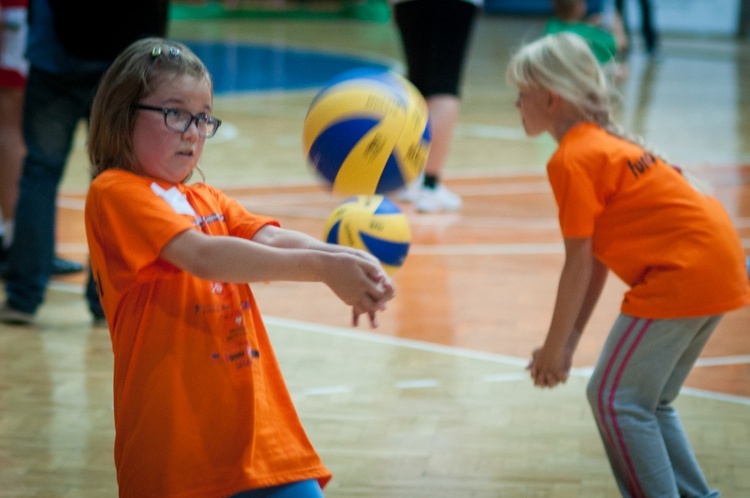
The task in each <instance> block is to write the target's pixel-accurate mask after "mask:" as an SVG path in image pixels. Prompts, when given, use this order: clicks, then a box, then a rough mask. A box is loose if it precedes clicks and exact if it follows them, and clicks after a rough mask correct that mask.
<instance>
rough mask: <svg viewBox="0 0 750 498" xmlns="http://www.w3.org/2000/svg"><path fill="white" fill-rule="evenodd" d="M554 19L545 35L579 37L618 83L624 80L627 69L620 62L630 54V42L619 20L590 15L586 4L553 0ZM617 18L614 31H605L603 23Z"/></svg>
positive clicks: (604, 15)
mask: <svg viewBox="0 0 750 498" xmlns="http://www.w3.org/2000/svg"><path fill="white" fill-rule="evenodd" d="M552 12H553V16H552V18H551V19H549V20H548V21H547V23H546V24H545V25H544V33H545V34H553V33H560V32H562V31H569V32H571V33H575V34H577V35H579V36H580V37H581V38H583V39H584V40H586V42H587V43H588V44H589V46H590V47H591V50H592V51H593V52H594V55H595V56H596V59H597V60H598V61H599V63H600V64H602V66H603V67H604V68H605V71H606V72H607V73H608V74H611V75H612V76H613V78H614V79H615V81H616V82H621V81H624V80H625V77H626V76H627V67H626V66H625V64H624V63H622V62H620V60H621V59H622V56H623V55H624V54H625V51H626V50H627V39H626V37H625V32H624V31H623V30H622V23H620V22H619V16H616V15H614V14H615V13H610V14H609V15H606V14H604V13H596V14H594V15H590V14H589V12H588V2H587V1H586V0H553V1H552ZM606 17H614V21H616V22H610V23H609V26H611V29H607V28H605V25H604V23H603V19H605V18H606Z"/></svg>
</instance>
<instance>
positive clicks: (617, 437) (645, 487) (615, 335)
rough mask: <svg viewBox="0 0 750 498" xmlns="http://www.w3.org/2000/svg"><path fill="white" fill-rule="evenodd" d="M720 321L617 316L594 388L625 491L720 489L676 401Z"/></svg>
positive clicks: (666, 493)
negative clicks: (705, 469)
mask: <svg viewBox="0 0 750 498" xmlns="http://www.w3.org/2000/svg"><path fill="white" fill-rule="evenodd" d="M717 322H718V317H709V318H692V319H680V320H646V319H639V318H634V317H630V316H625V315H620V317H618V319H617V321H616V322H615V325H614V326H613V328H612V331H611V332H610V335H609V337H608V338H607V341H606V343H605V345H604V348H603V350H602V353H601V356H600V358H599V361H598V362H597V365H596V368H595V369H594V373H593V375H592V378H591V380H590V381H589V384H588V388H587V395H588V398H589V403H590V404H591V406H592V410H593V413H594V418H595V420H596V422H597V426H598V429H599V432H600V434H601V436H602V441H603V443H604V446H605V449H606V451H607V456H608V458H609V461H610V466H611V467H612V471H613V474H614V476H615V480H616V481H617V485H618V487H619V488H620V490H621V492H622V494H623V496H633V497H652V496H653V497H677V496H679V494H678V493H679V492H680V490H683V489H690V490H691V491H690V492H691V493H692V494H690V496H696V497H699V496H703V497H714V496H718V494H717V493H716V492H713V491H711V490H710V489H709V487H708V484H707V483H706V481H705V479H704V477H703V474H702V472H701V470H700V467H699V466H698V464H697V462H696V460H695V457H694V456H693V453H692V450H691V449H690V445H689V443H688V441H687V437H686V436H685V433H684V430H683V429H682V426H681V424H679V417H678V415H677V413H676V411H675V410H674V407H673V406H672V405H671V403H672V401H674V398H675V397H676V396H677V394H678V393H679V390H680V388H681V386H682V383H683V382H684V380H685V377H686V376H687V373H688V372H689V371H690V369H691V368H692V365H693V364H694V363H695V360H696V358H697V357H698V355H699V354H700V351H701V350H702V349H703V346H704V345H705V342H706V341H707V339H708V337H709V336H710V332H711V331H712V330H713V329H714V327H715V326H716V323H717ZM676 452H683V455H681V456H679V457H678V456H677V455H676V454H675V453H676ZM684 452H687V455H689V456H684ZM673 457H674V458H675V460H674V461H673V460H672V458H673ZM678 467H679V468H678Z"/></svg>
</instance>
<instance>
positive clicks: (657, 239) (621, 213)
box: [506, 33, 750, 498]
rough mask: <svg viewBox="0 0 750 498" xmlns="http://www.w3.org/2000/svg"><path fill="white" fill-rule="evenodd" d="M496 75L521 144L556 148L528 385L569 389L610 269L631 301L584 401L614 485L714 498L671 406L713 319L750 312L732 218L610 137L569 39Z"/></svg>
mask: <svg viewBox="0 0 750 498" xmlns="http://www.w3.org/2000/svg"><path fill="white" fill-rule="evenodd" d="M506 78H507V81H508V83H509V84H511V85H512V86H514V87H516V88H517V89H518V100H517V101H516V107H517V108H518V111H519V113H520V115H521V121H522V122H523V127H524V130H525V131H526V134H527V135H529V136H538V135H541V134H542V133H547V134H549V135H550V136H551V137H552V138H553V139H554V140H555V141H556V142H557V143H558V148H557V150H556V151H555V152H554V153H553V154H552V157H551V158H550V159H549V162H548V164H547V176H548V177H549V182H550V185H551V187H552V192H553V194H554V197H555V200H556V202H557V206H558V211H559V216H558V218H559V223H560V229H561V232H562V236H563V240H564V244H565V263H564V265H563V268H562V272H561V274H560V280H559V283H558V291H557V299H556V301H555V306H554V311H553V312H552V320H551V322H550V326H549V329H548V331H547V336H546V339H545V341H544V344H543V345H542V347H540V348H538V349H536V350H534V351H533V352H532V358H531V361H530V363H529V370H530V371H531V377H532V379H533V381H534V385H536V386H538V387H550V388H551V387H554V386H556V385H558V384H559V383H561V382H565V381H566V380H567V378H568V374H569V372H570V368H571V365H572V359H573V353H574V352H575V350H576V347H577V346H578V342H579V339H580V337H581V334H582V333H583V331H584V328H585V327H586V324H587V322H588V320H589V317H590V316H591V313H592V312H593V310H594V307H595V305H596V303H597V301H598V299H599V296H600V294H601V291H602V289H603V287H604V283H605V280H606V277H607V273H608V272H609V270H612V272H614V273H615V274H617V276H619V277H620V278H621V279H622V281H623V282H625V283H626V284H627V285H628V286H629V290H628V291H627V292H626V293H625V296H624V298H623V301H622V306H621V308H620V314H619V316H618V317H617V319H616V320H615V322H614V324H613V326H612V329H611V330H610V332H609V336H608V337H607V340H606V342H605V344H604V347H603V349H602V352H601V354H600V356H599V360H598V361H597V364H596V366H595V367H594V371H593V373H592V375H591V378H590V380H589V383H588V386H587V395H588V399H589V404H590V405H591V408H592V412H593V415H594V419H595V420H596V423H597V426H598V429H599V433H600V435H601V439H602V443H603V445H604V448H605V449H606V453H607V456H608V458H609V462H610V466H611V468H612V471H613V473H614V477H615V480H616V481H617V485H618V487H619V488H620V491H621V493H622V495H623V496H625V497H654V498H657V497H658V498H661V497H667V496H670V497H676V496H693V497H705V498H708V497H718V496H719V493H718V492H717V491H712V490H711V489H710V487H709V485H708V483H707V482H706V479H705V477H704V476H703V472H702V471H701V468H700V465H699V463H698V461H697V459H696V458H695V455H694V453H693V450H692V448H691V445H690V441H689V440H688V437H687V435H686V433H685V430H684V428H683V426H682V423H681V421H680V416H679V414H678V413H677V409H676V408H675V407H674V404H673V403H674V401H675V399H676V398H677V396H678V395H679V393H680V390H681V389H682V385H683V384H684V382H685V379H686V378H687V376H688V374H689V373H690V370H691V369H692V367H693V365H694V364H695V361H696V360H697V359H698V357H699V356H700V354H701V351H702V350H703V348H704V346H705V345H706V343H707V342H708V340H709V338H710V337H711V334H712V333H713V331H714V330H715V328H716V326H717V325H718V323H719V321H720V320H721V318H722V316H723V314H724V313H727V312H729V311H731V310H734V309H738V308H741V307H743V306H747V305H748V304H750V283H748V278H747V273H746V268H745V254H744V250H743V248H742V243H741V241H740V238H739V236H738V234H737V231H736V229H735V228H734V226H733V224H732V220H731V218H730V217H729V215H728V214H727V212H726V211H725V210H724V208H723V207H722V205H721V203H719V201H718V200H717V199H715V198H713V197H710V196H708V195H705V194H704V193H702V192H700V191H698V190H697V189H696V188H694V187H693V186H692V185H691V184H690V183H689V182H688V181H687V179H686V178H685V177H684V176H683V175H682V174H681V172H680V171H679V170H678V169H676V168H674V167H672V166H671V165H669V164H668V163H666V162H665V161H664V160H663V159H662V158H660V157H658V156H657V155H656V154H654V153H653V152H652V151H650V150H648V149H646V148H644V147H643V146H642V145H641V144H639V143H637V142H636V141H634V140H633V139H630V138H628V137H627V136H626V135H625V134H624V133H623V132H622V131H620V130H619V128H618V127H617V126H616V125H615V123H614V122H613V120H612V101H611V94H612V92H611V89H610V88H609V85H608V81H607V78H606V77H605V76H604V73H603V71H602V69H601V67H600V65H599V63H598V62H597V60H596V58H595V57H594V54H593V53H592V51H591V49H590V48H589V46H588V44H587V43H586V42H585V41H584V40H583V39H582V38H581V37H579V36H578V35H575V34H573V33H559V34H556V35H547V36H545V37H544V38H541V39H540V40H537V41H535V42H532V43H530V44H528V45H526V46H524V47H522V48H521V49H520V50H519V51H518V52H517V53H516V54H515V55H514V56H513V57H512V58H511V61H510V63H509V65H508V68H507V73H506Z"/></svg>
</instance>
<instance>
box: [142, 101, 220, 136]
mask: <svg viewBox="0 0 750 498" xmlns="http://www.w3.org/2000/svg"><path fill="white" fill-rule="evenodd" d="M135 108H136V109H143V110H144V111H156V112H161V113H162V114H164V124H165V125H166V126H167V129H169V130H171V131H174V132H177V133H185V132H186V131H187V130H188V128H190V125H191V124H193V121H195V126H196V127H197V128H198V135H199V136H201V137H203V138H211V137H213V136H214V135H216V130H218V129H219V126H220V125H221V119H217V118H215V117H213V116H211V115H210V114H205V113H201V114H198V115H195V114H191V113H189V112H187V111H186V110H184V109H176V108H174V107H154V106H150V105H143V104H138V105H136V106H135Z"/></svg>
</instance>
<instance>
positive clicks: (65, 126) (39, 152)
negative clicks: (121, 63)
mask: <svg viewBox="0 0 750 498" xmlns="http://www.w3.org/2000/svg"><path fill="white" fill-rule="evenodd" d="M99 76H100V75H98V74H87V75H84V76H76V77H72V76H71V77H67V76H65V77H63V76H60V75H54V74H50V73H46V72H44V71H39V70H36V69H34V68H32V70H31V72H30V73H29V78H28V81H27V87H26V99H25V103H24V115H23V120H24V121H23V135H24V140H25V142H26V147H27V150H28V152H27V154H26V158H25V160H24V163H23V170H22V173H21V182H20V190H19V197H18V203H17V206H16V213H17V216H16V218H17V219H16V230H15V240H14V243H13V246H12V247H11V249H10V253H9V255H8V268H7V273H6V276H5V277H6V293H7V296H8V302H7V304H8V306H10V308H12V309H14V310H17V311H21V312H23V313H28V314H32V315H33V314H34V313H35V312H36V310H37V308H38V307H39V305H40V304H41V303H42V301H43V299H44V293H45V290H46V287H47V283H48V281H49V276H50V273H51V266H52V259H53V257H54V246H55V215H56V206H55V202H56V198H57V191H58V187H59V183H60V180H61V178H62V175H63V170H64V168H65V164H66V162H67V159H68V155H69V153H70V150H71V147H72V142H73V136H74V133H75V130H76V126H77V124H78V122H79V121H80V120H81V118H85V117H87V116H88V112H89V107H90V102H91V96H92V94H93V89H94V88H95V86H96V84H97V82H98V80H99Z"/></svg>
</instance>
